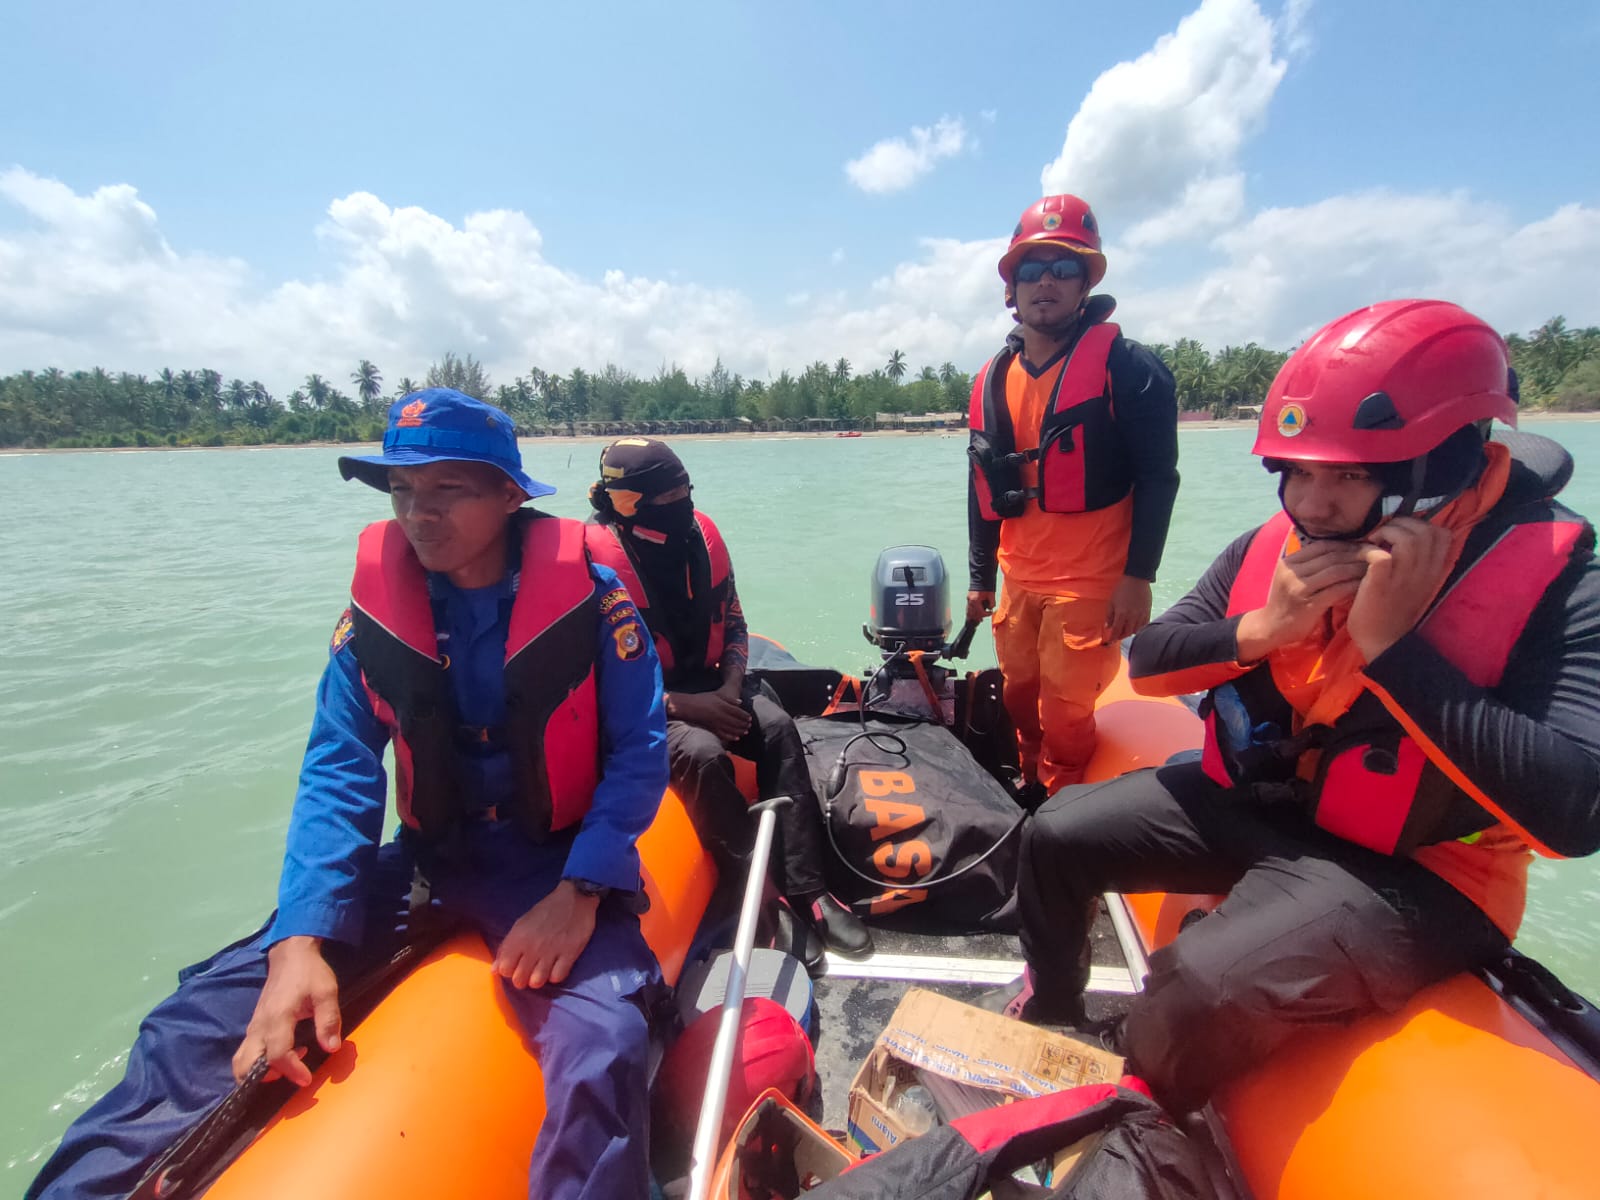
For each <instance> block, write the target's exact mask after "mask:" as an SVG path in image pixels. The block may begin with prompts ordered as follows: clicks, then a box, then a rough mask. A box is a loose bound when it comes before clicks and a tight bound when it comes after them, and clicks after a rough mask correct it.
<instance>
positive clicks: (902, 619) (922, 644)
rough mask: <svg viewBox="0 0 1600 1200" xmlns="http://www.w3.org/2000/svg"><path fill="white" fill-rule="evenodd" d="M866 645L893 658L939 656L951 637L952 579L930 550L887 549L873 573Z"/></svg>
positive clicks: (919, 547) (899, 547)
mask: <svg viewBox="0 0 1600 1200" xmlns="http://www.w3.org/2000/svg"><path fill="white" fill-rule="evenodd" d="M862 632H863V633H864V634H866V637H867V641H869V642H871V643H872V644H873V645H874V646H877V647H878V648H879V649H881V650H883V651H884V652H885V653H893V652H895V651H897V650H927V651H932V652H934V653H939V652H941V651H943V650H944V649H945V645H946V642H947V641H948V639H949V637H950V577H949V575H948V574H947V573H946V571H945V568H944V559H943V558H942V557H940V555H939V552H938V551H937V550H935V549H934V548H933V547H932V546H891V547H889V548H888V549H887V550H884V551H882V552H881V553H880V554H879V555H878V562H877V565H876V566H875V567H874V568H873V571H872V596H871V620H870V621H869V622H868V624H866V625H864V626H863V627H862Z"/></svg>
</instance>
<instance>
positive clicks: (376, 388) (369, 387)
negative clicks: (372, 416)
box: [350, 358, 383, 412]
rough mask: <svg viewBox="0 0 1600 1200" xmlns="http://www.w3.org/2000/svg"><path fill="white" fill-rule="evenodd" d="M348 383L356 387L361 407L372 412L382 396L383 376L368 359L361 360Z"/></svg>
mask: <svg viewBox="0 0 1600 1200" xmlns="http://www.w3.org/2000/svg"><path fill="white" fill-rule="evenodd" d="M350 382H351V383H353V384H355V385H356V394H357V395H358V396H360V397H361V407H362V408H364V409H366V410H367V411H368V412H372V411H373V410H374V409H376V408H377V407H378V398H379V397H380V396H382V395H383V375H382V374H381V373H380V372H379V371H378V368H377V367H375V366H373V365H372V361H371V360H370V359H365V358H363V359H362V360H361V362H360V363H359V364H357V366H356V369H355V370H354V371H353V372H352V373H351V375H350Z"/></svg>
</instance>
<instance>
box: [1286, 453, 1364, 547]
mask: <svg viewBox="0 0 1600 1200" xmlns="http://www.w3.org/2000/svg"><path fill="white" fill-rule="evenodd" d="M1288 483H1289V476H1288V474H1287V473H1286V472H1283V471H1279V472H1278V506H1279V507H1280V508H1282V509H1283V515H1284V516H1286V517H1288V518H1289V524H1291V525H1293V526H1294V532H1295V536H1296V537H1298V538H1299V539H1300V541H1301V543H1302V544H1304V543H1306V542H1359V541H1362V540H1364V539H1365V538H1366V536H1367V534H1369V533H1371V532H1372V531H1373V530H1374V529H1376V528H1377V527H1378V526H1379V525H1382V524H1383V523H1384V521H1385V520H1387V519H1388V514H1386V513H1385V512H1384V511H1383V497H1382V496H1379V497H1378V498H1377V499H1376V500H1374V501H1373V502H1372V507H1371V508H1369V509H1368V510H1367V515H1366V518H1365V519H1364V520H1363V521H1362V522H1361V525H1360V527H1359V528H1358V529H1355V530H1353V531H1351V532H1350V533H1331V534H1330V533H1324V534H1320V535H1317V536H1313V535H1311V534H1309V533H1307V532H1306V527H1305V526H1304V525H1302V524H1300V521H1299V518H1297V517H1296V516H1295V515H1294V514H1293V513H1292V512H1290V511H1289V506H1288V505H1287V504H1285V503H1284V502H1283V490H1284V488H1285V487H1286V486H1288Z"/></svg>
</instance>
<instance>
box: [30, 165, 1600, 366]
mask: <svg viewBox="0 0 1600 1200" xmlns="http://www.w3.org/2000/svg"><path fill="white" fill-rule="evenodd" d="M7 202H9V204H10V205H12V206H14V207H15V208H17V209H20V210H21V211H22V212H23V213H25V214H26V216H27V217H28V218H29V224H28V225H27V226H26V227H25V228H24V230H23V231H22V232H20V233H4V234H0V373H7V372H10V371H15V370H20V369H23V368H30V367H31V368H40V367H44V366H50V365H57V366H61V367H64V368H66V369H69V370H70V369H77V368H87V367H91V366H95V365H102V366H105V367H107V368H109V369H111V370H132V371H142V372H145V373H147V374H153V373H155V372H156V371H158V370H160V369H161V368H162V367H163V366H172V367H174V368H183V367H200V366H212V367H215V368H217V369H218V370H221V371H223V372H225V373H226V374H228V375H230V376H232V375H238V376H241V377H243V378H246V379H250V378H260V379H262V380H264V381H265V382H266V383H267V384H268V386H270V387H271V388H272V389H273V390H274V391H275V392H277V393H278V394H279V395H280V396H281V395H283V394H284V393H286V392H287V391H288V390H289V389H290V388H292V387H294V386H296V385H297V384H298V383H299V382H300V381H301V380H302V379H303V378H304V377H305V376H306V375H307V374H309V373H311V372H317V373H320V374H322V375H323V376H325V377H327V378H329V379H333V380H335V381H338V382H341V383H342V382H343V381H344V380H345V378H346V377H347V376H348V374H349V372H350V370H351V369H352V368H353V366H354V364H355V362H356V361H357V360H358V359H360V358H371V359H373V360H374V361H375V362H377V363H378V365H379V366H380V367H382V368H383V370H384V371H385V373H386V376H387V377H388V378H389V379H390V381H391V382H392V381H396V380H398V379H399V378H400V377H401V376H402V375H412V376H419V375H420V374H421V373H422V372H423V370H424V369H425V368H426V366H427V364H428V362H429V361H430V360H432V359H435V358H437V357H438V356H439V355H441V354H442V353H443V352H444V351H445V350H447V349H451V350H455V351H457V352H458V353H471V354H474V355H475V356H477V357H478V358H479V359H480V360H481V361H483V362H484V364H485V365H486V366H487V367H488V368H489V370H490V372H491V373H492V374H493V375H494V376H495V377H496V378H497V379H499V380H502V381H509V380H510V379H511V378H512V377H514V376H515V375H518V374H521V373H524V372H526V371H527V370H528V368H529V367H531V366H534V365H539V366H542V367H544V368H546V369H548V370H557V371H567V370H570V369H571V368H573V367H575V366H582V367H585V368H597V367H599V366H601V365H603V364H604V363H606V362H607V361H610V362H615V363H617V364H618V365H620V366H623V367H626V368H629V369H632V370H635V371H639V372H642V373H647V374H648V373H651V372H653V371H654V370H655V369H656V368H657V367H658V366H659V365H660V364H661V363H663V362H677V363H680V364H682V365H683V366H684V368H685V369H686V370H688V371H689V372H690V373H691V374H701V373H704V372H705V371H707V370H709V369H710V367H711V365H712V363H713V362H714V361H715V360H716V358H717V357H718V356H719V355H720V356H721V358H722V359H723V361H724V362H725V363H726V364H727V366H728V368H729V370H733V371H739V372H741V373H743V374H745V375H747V376H755V377H758V378H766V377H769V376H772V375H775V374H776V373H777V372H778V371H780V370H783V369H785V368H787V369H791V370H793V369H797V368H799V367H801V366H803V365H804V364H805V363H808V362H811V361H813V360H815V359H819V358H820V359H823V360H825V361H829V362H831V361H833V360H834V359H836V358H838V357H840V356H841V355H842V356H844V357H846V358H849V359H850V360H851V361H852V362H853V363H855V364H857V367H858V369H861V370H869V369H871V367H872V366H875V365H881V364H882V363H883V362H884V361H886V360H887V358H888V357H889V354H890V352H891V351H893V350H896V349H899V350H903V351H904V352H905V353H906V355H907V357H908V358H909V359H910V361H911V362H912V363H913V364H914V365H916V366H920V365H922V364H925V363H926V364H931V365H937V364H938V363H941V362H944V361H946V360H950V361H953V362H955V363H957V364H959V365H961V366H963V367H965V368H968V369H971V368H975V367H976V366H977V365H978V364H979V363H981V362H982V361H983V360H984V359H985V358H986V357H987V356H988V355H989V354H990V353H991V352H992V351H993V350H994V349H995V348H997V347H998V345H999V343H1000V340H1001V338H1002V337H1003V336H1004V334H1005V332H1006V330H1007V329H1009V328H1010V317H1009V315H1008V314H1007V313H1006V312H1005V310H1004V309H1003V308H1002V307H1001V305H1000V282H999V279H998V278H997V276H996V275H995V261H996V260H997V259H998V258H999V256H1000V253H1001V251H1002V250H1003V249H1004V246H1005V238H1004V237H996V238H992V239H984V240H978V241H961V240H956V239H950V238H927V239H924V240H923V241H922V243H921V244H920V246H919V249H918V252H917V254H916V255H915V256H914V257H913V258H912V259H911V260H909V261H906V262H902V263H899V264H896V265H894V266H892V267H889V268H888V269H886V270H885V271H884V273H883V274H882V275H881V276H880V277H879V278H877V279H876V280H874V281H873V282H872V283H871V284H870V285H869V286H868V288H867V289H865V290H864V291H855V292H849V291H840V290H834V291H823V292H819V291H817V290H816V289H815V288H813V289H811V291H810V295H809V296H808V297H807V298H806V300H805V301H804V302H803V303H795V304H793V305H789V306H784V307H783V308H782V309H781V310H780V312H779V314H778V315H776V316H773V317H770V318H767V317H763V316H762V315H761V314H760V312H759V310H758V308H757V306H756V305H755V304H754V302H753V301H752V300H751V299H750V298H748V297H746V296H745V295H743V294H741V293H739V292H735V291H729V290H718V289H711V288H706V287H703V286H698V285H694V284H677V283H666V282H662V281H660V280H654V279H649V278H646V277H643V276H639V275H630V274H628V273H627V272H626V271H624V270H620V269H615V270H610V271H607V272H605V273H604V274H603V275H601V276H600V277H599V278H597V279H596V278H585V277H583V276H580V275H578V274H576V273H574V272H572V271H568V270H565V269H563V268H562V267H560V266H559V265H557V264H555V263H552V262H551V261H550V260H549V259H548V258H547V257H546V255H545V251H544V245H543V240H542V238H541V237H540V234H539V231H538V229H537V228H536V227H535V226H534V224H533V223H532V221H530V220H529V218H528V217H527V216H526V215H524V214H522V213H519V212H507V211H498V212H489V213H475V214H472V215H470V216H468V217H467V218H466V219H464V220H463V221H461V222H460V223H459V224H454V223H452V222H450V221H448V220H446V219H444V218H442V217H440V216H437V215H436V214H433V213H429V212H426V211H424V210H422V209H419V208H390V207H389V206H387V205H385V204H384V203H382V201H380V200H379V199H378V198H376V197H374V196H371V195H369V194H367V193H356V194H354V195H351V196H347V197H344V198H343V199H340V200H337V201H335V202H333V203H332V204H331V205H329V208H328V214H327V218H326V220H325V221H324V223H323V225H322V226H321V228H320V229H319V231H318V233H319V239H320V244H321V246H322V247H323V250H324V255H325V257H324V259H323V261H322V262H320V263H319V264H318V266H317V270H316V271H315V273H314V274H315V278H314V279H312V280H290V281H288V282H285V283H282V284H279V285H278V286H276V287H273V288H268V289H264V288H262V287H261V286H260V284H259V281H258V280H257V279H256V278H255V275H254V272H253V271H252V270H251V268H250V267H249V266H247V265H246V264H245V263H243V262H240V261H237V260H232V259H215V258H208V257H205V256H200V255H193V254H188V253H184V252H181V251H179V250H175V249H174V248H173V246H172V245H171V244H170V243H169V240H168V238H167V237H166V236H164V235H163V233H162V230H161V228H160V226H159V223H158V221H157V218H156V214H155V213H154V212H153V211H152V210H151V209H150V208H149V206H148V205H146V204H145V203H143V202H142V201H141V200H139V198H138V196H137V193H136V192H135V191H134V190H133V189H132V188H131V187H124V186H118V187H106V188H101V189H98V190H97V191H95V192H93V193H91V194H88V195H81V196H80V195H77V194H75V193H74V192H72V191H71V189H69V188H67V187H65V186H63V185H61V184H59V183H55V182H54V181H51V180H47V179H42V178H40V177H38V176H34V175H31V174H29V173H27V172H26V171H21V170H12V171H8V172H6V173H4V174H0V204H3V203H7ZM1008 215H1009V214H1008ZM1159 233H1160V231H1159V230H1155V231H1153V233H1152V236H1155V237H1157V240H1159ZM1200 255H1204V256H1209V257H1210V259H1211V260H1212V261H1213V263H1214V265H1212V266H1211V267H1210V268H1209V269H1193V270H1192V274H1191V275H1190V276H1189V277H1187V278H1185V277H1183V276H1182V275H1178V276H1174V275H1173V274H1171V272H1172V271H1174V270H1177V271H1183V270H1184V269H1185V268H1186V266H1187V264H1189V263H1191V262H1193V261H1195V259H1196V257H1197V256H1200ZM1111 257H1112V261H1113V263H1114V265H1116V267H1117V269H1118V271H1119V274H1120V276H1121V278H1122V284H1119V286H1118V288H1117V289H1116V292H1117V295H1118V297H1119V299H1120V300H1121V302H1122V308H1121V310H1120V311H1121V316H1122V317H1123V318H1124V319H1125V320H1126V322H1127V325H1128V330H1129V332H1130V334H1132V335H1133V336H1135V337H1139V338H1141V339H1144V340H1148V341H1171V340H1174V339H1176V338H1178V337H1184V336H1188V337H1197V338H1199V339H1201V340H1202V341H1203V342H1205V343H1206V344H1207V345H1208V346H1211V347H1212V348H1213V349H1215V348H1219V347H1221V346H1223V345H1225V344H1228V343H1242V342H1245V341H1249V340H1256V341H1259V342H1262V343H1263V344H1266V345H1270V346H1274V347H1287V346H1290V345H1292V344H1293V343H1294V342H1296V341H1298V340H1299V339H1301V338H1303V337H1304V336H1305V334H1306V333H1307V332H1309V331H1310V330H1312V329H1314V328H1316V327H1317V326H1318V325H1320V324H1322V323H1323V322H1325V321H1327V320H1329V319H1331V318H1332V317H1335V316H1337V315H1338V314H1339V313H1341V312H1344V311H1347V310H1349V309H1351V308H1355V307H1357V306H1358V305H1361V304H1365V303H1370V302H1372V301H1374V300H1377V299H1382V298H1387V297H1393V296H1401V295H1434V296H1443V297H1448V298H1450V299H1454V300H1457V301H1459V302H1460V303H1462V304H1465V305H1466V306H1467V307H1468V308H1470V309H1473V310H1474V311H1477V312H1479V313H1481V314H1482V315H1483V316H1484V317H1485V318H1486V319H1488V320H1490V321H1492V322H1493V323H1495V324H1496V325H1497V326H1498V327H1499V328H1501V329H1505V330H1512V329H1532V328H1534V327H1536V326H1537V325H1538V324H1539V323H1540V322H1542V321H1543V320H1544V319H1545V318H1547V317H1548V316H1550V315H1552V314H1554V313H1565V314H1566V316H1567V317H1568V319H1569V320H1571V321H1572V322H1573V323H1574V324H1592V323H1596V322H1600V307H1597V299H1596V297H1595V294H1594V291H1593V287H1592V282H1591V281H1592V280H1593V279H1594V278H1595V277H1596V275H1597V274H1600V208H1594V207H1586V206H1583V205H1577V204H1572V205H1567V206H1565V207H1562V208H1559V209H1557V210H1556V211H1554V212H1552V213H1551V214H1549V215H1548V216H1545V217H1542V218H1540V219H1538V220H1535V221H1531V222H1526V223H1520V224H1519V223H1518V222H1517V221H1515V220H1513V219H1512V218H1511V217H1510V216H1509V215H1508V214H1506V213H1505V212H1504V211H1502V210H1501V209H1499V208H1498V207H1496V206H1494V205H1493V204H1490V203H1487V202H1485V201H1483V200H1481V199H1479V198H1476V197H1474V196H1472V195H1470V194H1467V193H1458V194H1434V195H1407V194H1403V193H1397V192H1391V191H1374V192H1366V193H1361V194H1356V195H1348V196H1335V197H1331V198H1329V199H1326V200H1323V201H1320V202H1318V203H1316V204H1310V205H1305V206H1301V207H1295V208H1273V209H1267V210H1265V211H1262V212H1259V213H1256V214H1255V215H1253V216H1250V217H1248V218H1246V219H1243V220H1241V221H1238V222H1235V223H1234V224H1233V225H1232V226H1231V227H1230V228H1228V229H1227V230H1226V231H1224V232H1222V233H1220V234H1217V235H1215V236H1213V237H1212V238H1210V239H1209V240H1208V241H1202V242H1190V243H1186V245H1185V247H1184V248H1183V249H1182V250H1181V251H1174V250H1173V249H1172V248H1171V247H1168V248H1165V249H1163V250H1162V251H1161V252H1160V253H1151V252H1149V251H1147V250H1141V251H1139V252H1138V253H1135V252H1133V251H1132V250H1131V249H1129V250H1123V249H1119V248H1116V247H1113V248H1112V251H1111ZM1124 285H1126V286H1124Z"/></svg>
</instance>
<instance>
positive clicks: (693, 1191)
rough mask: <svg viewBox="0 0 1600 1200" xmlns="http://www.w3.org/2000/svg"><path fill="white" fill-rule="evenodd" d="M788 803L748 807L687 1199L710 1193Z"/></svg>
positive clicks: (704, 1199)
mask: <svg viewBox="0 0 1600 1200" xmlns="http://www.w3.org/2000/svg"><path fill="white" fill-rule="evenodd" d="M792 803H794V797H792V796H775V797H773V798H772V799H771V800H763V801H761V802H760V803H759V804H753V805H751V810H752V811H753V812H755V813H757V814H758V818H757V822H756V842H755V846H754V847H753V848H752V849H751V851H750V873H749V875H748V876H746V877H745V881H744V903H743V904H741V905H740V906H739V930H738V932H737V933H736V934H735V935H734V939H733V965H732V967H731V968H729V970H728V986H727V989H726V990H725V991H724V992H723V994H722V1018H721V1021H720V1022H719V1023H718V1025H717V1040H716V1044H715V1046H714V1047H713V1049H712V1051H711V1065H710V1067H708V1068H707V1069H706V1098H705V1102H704V1103H703V1104H702V1105H701V1106H700V1123H699V1125H698V1126H696V1127H695V1132H694V1155H693V1158H692V1159H691V1163H692V1166H691V1167H690V1171H689V1200H708V1197H709V1196H710V1193H711V1172H712V1171H713V1170H714V1169H715V1167H716V1161H717V1160H716V1155H717V1134H718V1132H719V1131H720V1130H721V1128H722V1111H723V1109H724V1108H725V1107H726V1106H727V1102H728V1075H729V1073H730V1072H731V1071H732V1069H733V1048H734V1045H735V1043H737V1042H738V1040H739V1019H740V1017H741V1015H742V1014H743V1012H744V983H745V976H746V974H747V973H748V971H749V970H750V952H751V950H752V948H753V947H754V946H755V940H756V921H757V919H758V918H759V916H760V913H761V895H762V893H763V892H764V891H765V890H766V884H767V860H768V859H769V858H770V857H771V856H772V834H773V830H774V829H776V828H777V824H778V812H777V810H778V808H779V806H780V805H784V804H792Z"/></svg>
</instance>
